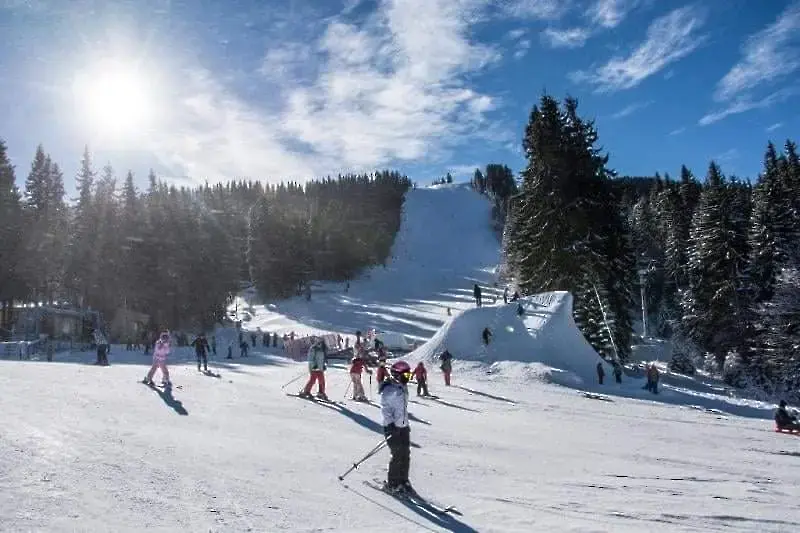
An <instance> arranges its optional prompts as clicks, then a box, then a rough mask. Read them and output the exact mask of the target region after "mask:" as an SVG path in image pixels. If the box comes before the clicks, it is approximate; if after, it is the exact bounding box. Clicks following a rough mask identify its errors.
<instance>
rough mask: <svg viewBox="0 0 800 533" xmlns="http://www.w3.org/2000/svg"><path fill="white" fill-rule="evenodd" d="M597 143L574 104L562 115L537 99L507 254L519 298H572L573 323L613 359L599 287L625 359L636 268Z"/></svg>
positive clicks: (526, 140)
mask: <svg viewBox="0 0 800 533" xmlns="http://www.w3.org/2000/svg"><path fill="white" fill-rule="evenodd" d="M596 142H597V132H596V130H595V129H594V125H593V124H592V123H591V122H585V121H583V120H582V119H581V118H580V117H579V116H578V114H577V101H576V100H574V99H571V98H567V99H566V100H565V102H564V109H563V111H562V109H561V108H560V107H559V105H558V103H557V102H556V101H555V99H553V98H552V97H550V96H544V97H542V99H541V100H540V102H539V105H538V106H535V107H534V108H533V111H532V113H531V117H530V120H529V122H528V125H527V127H526V133H525V138H524V139H523V148H524V151H525V155H526V158H527V160H528V164H527V166H526V168H525V170H524V171H523V173H522V175H523V184H522V192H521V193H520V194H519V195H518V197H517V198H516V199H515V208H514V214H513V221H512V224H511V231H510V236H509V241H508V244H509V245H508V249H509V255H510V264H511V267H512V269H513V271H514V273H515V277H516V278H517V280H518V285H519V287H520V289H521V290H522V292H523V293H526V294H531V293H535V292H540V291H546V290H568V291H570V292H571V293H572V294H573V295H574V297H575V304H574V307H575V309H574V310H575V316H576V322H578V324H579V326H580V327H582V328H583V330H584V334H585V335H586V337H587V339H588V340H589V341H590V342H592V343H593V345H594V346H595V348H596V349H598V350H599V351H601V352H604V353H605V354H606V355H608V356H610V357H613V356H614V354H613V349H612V348H611V347H610V344H611V343H610V339H607V338H606V336H607V332H605V333H604V331H605V324H604V323H603V320H602V313H601V310H600V306H599V304H598V302H597V299H596V296H595V294H594V287H597V289H598V292H600V295H601V298H602V299H604V300H605V301H604V302H603V305H604V307H605V310H606V313H607V316H608V318H609V324H610V326H611V332H612V334H613V336H614V341H615V342H616V345H617V347H618V349H619V355H620V357H622V358H623V359H624V358H625V357H627V355H628V352H629V349H630V348H629V346H630V334H631V321H630V308H631V304H632V302H631V300H630V295H631V291H630V288H631V280H632V275H633V273H634V266H633V262H632V253H631V249H630V242H629V241H628V239H627V235H626V228H625V225H624V222H623V220H622V218H621V215H620V214H619V212H618V211H617V209H616V203H615V201H614V197H613V194H612V191H611V187H610V184H609V183H608V177H609V175H610V172H609V171H608V170H607V169H606V168H605V165H606V163H607V161H608V157H607V156H604V155H601V153H600V150H599V149H597V148H596V147H595V144H596Z"/></svg>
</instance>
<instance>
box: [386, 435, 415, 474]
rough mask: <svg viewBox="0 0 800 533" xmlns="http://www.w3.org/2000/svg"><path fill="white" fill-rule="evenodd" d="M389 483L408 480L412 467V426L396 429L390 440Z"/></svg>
mask: <svg viewBox="0 0 800 533" xmlns="http://www.w3.org/2000/svg"><path fill="white" fill-rule="evenodd" d="M388 445H389V452H390V453H391V457H390V459H389V474H388V476H387V477H388V479H387V481H388V482H389V485H395V484H399V483H405V482H406V481H408V470H409V468H410V467H411V428H409V427H408V426H406V427H400V428H397V429H396V430H394V433H392V435H391V437H389V441H388Z"/></svg>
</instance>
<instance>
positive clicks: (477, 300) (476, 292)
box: [472, 283, 481, 307]
mask: <svg viewBox="0 0 800 533" xmlns="http://www.w3.org/2000/svg"><path fill="white" fill-rule="evenodd" d="M472 295H473V296H475V306H476V307H480V306H481V287H480V285H478V284H477V283H476V284H475V286H474V287H472Z"/></svg>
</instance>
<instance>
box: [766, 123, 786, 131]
mask: <svg viewBox="0 0 800 533" xmlns="http://www.w3.org/2000/svg"><path fill="white" fill-rule="evenodd" d="M781 127H783V122H776V123H775V124H772V125H771V126H768V127H767V128H766V130H767V131H775V130H778V129H780V128H781Z"/></svg>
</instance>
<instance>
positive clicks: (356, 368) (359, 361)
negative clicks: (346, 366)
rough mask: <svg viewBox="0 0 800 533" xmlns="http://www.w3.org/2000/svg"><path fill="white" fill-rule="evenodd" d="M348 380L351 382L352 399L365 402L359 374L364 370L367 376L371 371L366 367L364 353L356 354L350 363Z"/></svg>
mask: <svg viewBox="0 0 800 533" xmlns="http://www.w3.org/2000/svg"><path fill="white" fill-rule="evenodd" d="M350 363H351V364H350V379H351V380H352V381H353V399H354V400H355V401H357V402H366V401H367V395H366V394H365V393H364V385H363V384H362V383H361V373H362V372H363V371H364V370H366V371H367V374H372V370H370V369H369V366H368V365H367V362H366V358H365V356H364V352H363V351H362V350H360V351H358V352H356V354H355V355H354V356H353V359H352V360H351V361H350Z"/></svg>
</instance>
